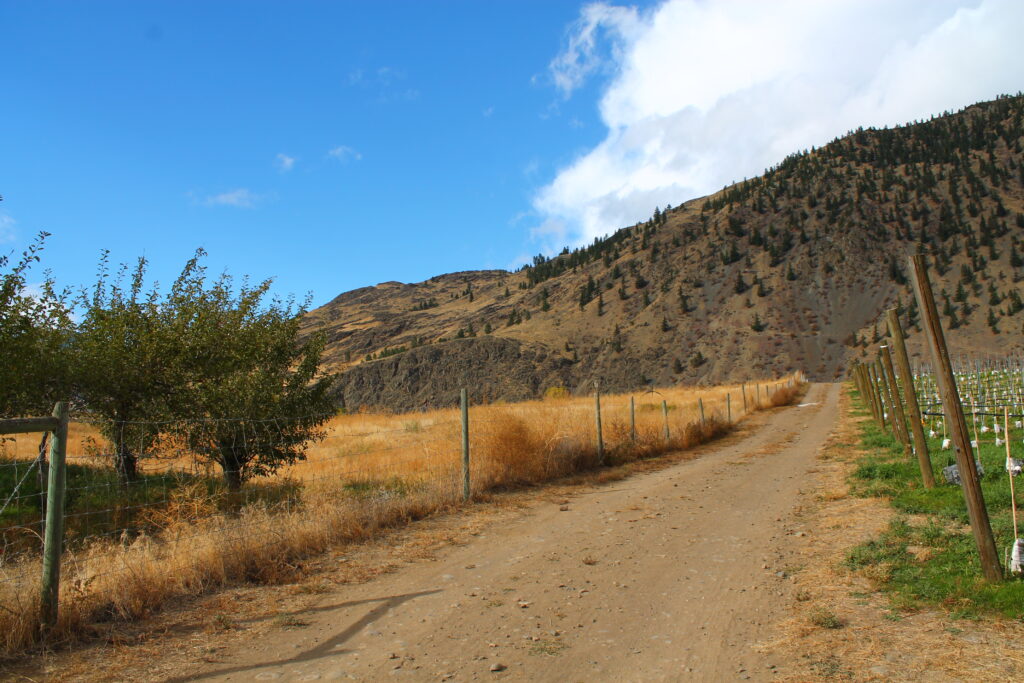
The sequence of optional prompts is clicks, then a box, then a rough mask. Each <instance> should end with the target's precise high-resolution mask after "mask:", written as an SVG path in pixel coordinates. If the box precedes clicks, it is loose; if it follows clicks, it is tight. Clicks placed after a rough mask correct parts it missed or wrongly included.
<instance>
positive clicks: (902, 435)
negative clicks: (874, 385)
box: [879, 344, 910, 457]
mask: <svg viewBox="0 0 1024 683" xmlns="http://www.w3.org/2000/svg"><path fill="white" fill-rule="evenodd" d="M879 357H880V359H881V361H882V375H883V376H884V377H885V388H886V393H887V394H888V396H889V402H890V403H891V404H892V412H893V427H894V430H893V431H894V432H895V433H896V439H897V440H898V441H899V442H900V443H902V444H903V453H904V454H905V455H906V456H907V457H910V434H909V433H907V416H906V415H905V414H904V413H903V399H901V398H900V388H899V385H897V384H896V371H895V370H893V368H892V356H891V355H890V354H889V347H888V346H886V345H884V344H883V345H882V346H881V347H880V353H879Z"/></svg>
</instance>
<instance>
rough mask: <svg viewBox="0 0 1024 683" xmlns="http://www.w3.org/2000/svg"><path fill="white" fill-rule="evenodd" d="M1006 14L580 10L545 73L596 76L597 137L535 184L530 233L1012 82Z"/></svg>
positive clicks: (675, 194)
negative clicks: (535, 224)
mask: <svg viewBox="0 0 1024 683" xmlns="http://www.w3.org/2000/svg"><path fill="white" fill-rule="evenodd" d="M1021 25H1024V3H1022V2H1019V0H959V1H958V0H830V1H829V2H820V1H818V0H774V1H773V2H763V0H733V1H730V2H707V1H703V0H667V1H666V2H663V3H662V4H661V5H659V6H657V7H655V8H653V9H651V10H649V11H646V12H639V11H637V10H635V9H633V8H625V7H618V6H615V5H610V4H605V3H595V4H591V5H587V6H586V7H584V8H583V10H582V11H581V14H580V18H579V20H578V21H577V22H576V23H575V24H574V25H573V26H572V27H571V31H570V35H569V37H568V39H567V43H566V47H565V48H564V50H563V51H562V52H561V53H560V54H559V55H558V56H557V57H555V59H554V60H553V61H552V62H551V64H550V71H549V72H550V76H551V79H552V81H553V83H554V85H555V87H556V88H557V89H558V90H559V92H560V93H562V94H563V96H565V97H570V96H572V94H573V93H574V92H575V91H576V90H577V89H578V88H579V87H580V86H581V85H582V84H584V83H585V82H586V80H587V79H588V78H590V77H594V76H595V75H599V74H604V75H605V81H604V83H603V86H602V87H603V90H602V93H601V97H600V102H599V103H598V109H599V112H600V116H601V119H602V121H603V123H604V124H605V126H606V127H607V134H606V137H605V139H604V140H602V141H601V142H600V143H599V144H598V145H597V146H596V147H594V148H593V149H591V150H589V151H587V152H586V153H585V154H582V155H581V156H580V157H579V158H577V159H575V160H574V161H573V162H572V163H571V164H569V165H568V166H567V167H565V168H563V169H561V171H560V172H559V173H558V174H557V175H556V177H555V178H554V180H553V181H552V182H551V183H550V184H549V185H547V186H546V187H543V188H542V189H541V190H540V191H539V192H538V193H537V194H536V196H535V197H534V202H533V204H534V208H535V209H536V211H537V212H538V214H539V215H540V220H541V223H542V225H541V227H539V228H537V229H536V230H535V234H536V235H538V236H540V235H545V236H547V237H553V236H557V235H559V234H560V233H564V234H565V235H567V236H568V238H569V239H573V240H577V241H589V240H590V239H592V238H593V237H596V236H599V235H603V234H606V233H609V232H612V231H614V230H615V229H617V228H619V227H622V226H624V225H630V224H632V223H634V222H636V221H638V220H642V219H645V218H647V217H649V216H650V214H651V212H652V211H653V210H654V207H655V206H656V205H657V206H664V205H665V204H667V203H672V204H673V205H674V204H678V203H680V202H681V201H684V200H687V199H691V198H693V197H698V196H701V195H704V194H708V193H710V192H714V191H716V190H718V189H721V188H722V187H723V186H724V185H726V184H728V183H731V182H733V181H735V180H740V179H742V178H744V177H752V176H755V175H758V174H760V173H762V172H763V171H764V169H765V168H767V167H768V166H771V165H773V164H775V163H778V162H779V161H781V160H782V159H783V158H784V157H785V156H786V155H787V154H790V153H792V152H795V151H798V150H801V149H805V148H809V147H811V146H813V145H821V144H824V143H826V142H828V141H829V140H830V139H832V138H833V137H835V136H837V135H842V134H843V133H845V132H846V131H848V130H850V129H853V128H856V127H858V126H861V125H863V126H872V125H873V126H882V125H896V124H900V123H905V122H907V121H910V120H913V119H920V118H926V117H928V116H930V115H931V114H934V113H941V112H942V111H944V110H952V109H958V108H960V107H962V106H965V105H968V104H971V103H973V102H976V101H979V100H985V99H990V98H992V97H995V96H996V95H998V94H1000V93H1008V92H1009V93H1014V92H1018V91H1019V90H1021V88H1022V87H1024V42H1022V41H1020V40H1019V37H1018V33H1019V30H1018V29H1019V27H1020V26H1021ZM556 226H557V227H556Z"/></svg>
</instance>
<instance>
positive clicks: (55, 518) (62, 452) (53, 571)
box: [39, 401, 68, 633]
mask: <svg viewBox="0 0 1024 683" xmlns="http://www.w3.org/2000/svg"><path fill="white" fill-rule="evenodd" d="M53 416H54V417H55V418H57V425H56V427H55V428H54V429H53V438H52V439H51V440H50V472H49V474H50V476H49V481H48V482H47V496H46V497H47V507H46V532H45V534H44V537H43V577H42V595H41V596H40V601H39V602H40V605H39V606H40V609H39V623H40V625H41V626H42V628H43V632H44V633H46V632H48V631H49V630H50V629H52V628H53V627H54V626H56V625H57V608H58V603H59V598H60V559H61V555H62V554H63V551H64V488H65V482H66V477H67V465H66V463H65V458H66V457H67V448H68V445H67V444H68V404H67V403H65V402H63V401H61V402H60V403H58V404H57V405H56V406H55V407H54V409H53Z"/></svg>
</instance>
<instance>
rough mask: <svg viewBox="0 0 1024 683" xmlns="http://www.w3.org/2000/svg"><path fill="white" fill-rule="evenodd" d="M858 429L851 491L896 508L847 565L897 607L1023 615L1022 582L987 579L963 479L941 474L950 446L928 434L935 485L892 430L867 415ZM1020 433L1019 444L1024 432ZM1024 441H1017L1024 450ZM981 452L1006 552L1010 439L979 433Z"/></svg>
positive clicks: (991, 509) (862, 411)
mask: <svg viewBox="0 0 1024 683" xmlns="http://www.w3.org/2000/svg"><path fill="white" fill-rule="evenodd" d="M851 392H852V393H853V395H854V396H855V397H856V403H855V405H856V407H855V408H854V411H855V415H858V416H865V415H868V412H867V409H866V408H865V407H864V405H863V402H862V401H861V398H860V396H859V395H858V394H857V393H856V390H851ZM859 429H860V438H861V443H862V445H863V446H864V448H865V449H866V450H867V454H866V455H865V456H863V457H862V458H861V459H860V462H859V463H858V464H857V467H856V469H855V470H854V472H853V473H852V474H851V478H850V488H851V492H852V493H853V494H854V495H857V496H863V497H871V496H876V497H882V498H886V499H888V500H889V502H890V503H891V505H892V506H893V508H895V510H896V511H897V512H898V514H897V515H896V517H895V518H894V519H893V520H892V522H891V523H890V525H889V528H888V529H887V530H886V531H885V532H884V533H883V534H881V535H880V536H879V537H878V538H875V539H873V540H871V541H869V542H867V543H864V544H861V545H859V546H857V547H855V548H854V549H853V550H852V551H851V552H850V553H849V554H848V556H847V558H846V564H847V566H849V567H850V568H852V569H855V570H859V571H861V572H862V573H863V574H865V575H866V576H868V577H869V578H870V579H872V581H873V582H874V583H875V584H876V585H877V586H878V587H879V588H880V589H882V590H884V591H886V592H888V593H889V594H890V595H891V597H892V601H893V605H894V607H896V608H898V609H903V610H914V609H916V608H918V607H921V606H925V605H935V606H939V607H942V608H944V609H946V610H947V611H948V612H949V613H950V614H951V615H953V616H955V617H962V618H975V617H978V616H980V615H983V614H997V615H1002V616H1005V617H1009V618H1013V619H1024V581H1022V580H1021V579H1020V578H1010V579H1008V580H1007V581H1004V582H1001V583H989V582H986V581H985V580H984V579H983V578H982V575H981V568H980V562H979V560H978V553H977V547H976V545H975V542H974V539H973V537H972V536H971V531H970V528H969V526H968V525H967V524H968V520H967V508H966V504H965V502H964V497H963V493H962V491H961V489H960V486H958V485H951V484H947V483H945V481H944V480H943V478H942V473H941V470H942V468H943V467H946V466H947V465H951V464H954V462H955V461H954V456H953V452H952V451H951V450H942V448H941V445H942V439H941V438H929V443H928V447H929V452H930V454H931V460H932V466H933V469H934V470H935V472H936V475H937V476H936V479H937V486H936V487H935V488H934V489H931V490H929V489H926V488H924V486H922V484H921V475H920V470H919V469H918V465H917V461H916V459H914V460H911V459H908V458H907V457H906V456H904V453H903V448H902V446H901V445H900V444H899V443H898V442H897V441H896V440H895V439H894V438H893V437H892V436H891V435H890V434H888V433H886V432H884V431H882V430H881V429H880V428H879V427H878V426H877V425H876V424H875V423H874V421H873V420H864V421H862V422H861V423H860V425H859ZM1017 432H1018V433H1017V434H1016V435H1015V436H1016V438H1017V441H1018V444H1019V440H1020V438H1021V437H1022V435H1024V434H1022V433H1021V430H1017ZM1019 448H1020V446H1019V445H1018V446H1016V447H1015V449H1016V450H1017V451H1018V452H1019ZM975 455H976V457H977V458H978V459H979V460H980V461H981V463H982V467H983V469H984V472H985V473H984V475H983V476H982V477H981V488H982V492H983V494H984V497H985V503H986V506H987V508H988V513H989V517H990V519H991V523H992V531H993V534H994V535H995V539H996V547H997V548H998V549H999V550H1000V552H1003V551H1004V550H1008V549H1009V548H1010V547H1011V544H1012V543H1013V539H1014V535H1013V519H1012V512H1011V508H1010V484H1009V479H1008V476H1007V473H1006V468H1005V462H1006V450H1005V446H1004V445H1000V446H996V445H995V437H994V436H990V437H989V438H988V439H982V440H981V447H980V448H979V449H976V454H975ZM1004 564H1005V563H1004Z"/></svg>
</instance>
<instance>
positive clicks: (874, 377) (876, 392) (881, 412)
mask: <svg viewBox="0 0 1024 683" xmlns="http://www.w3.org/2000/svg"><path fill="white" fill-rule="evenodd" d="M868 376H869V377H870V378H871V398H872V400H874V402H875V408H876V409H877V410H878V421H879V423H881V425H882V429H885V428H886V425H887V420H886V417H885V404H883V403H882V390H881V389H879V387H878V372H877V371H876V369H875V364H874V363H871V364H870V365H868Z"/></svg>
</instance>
